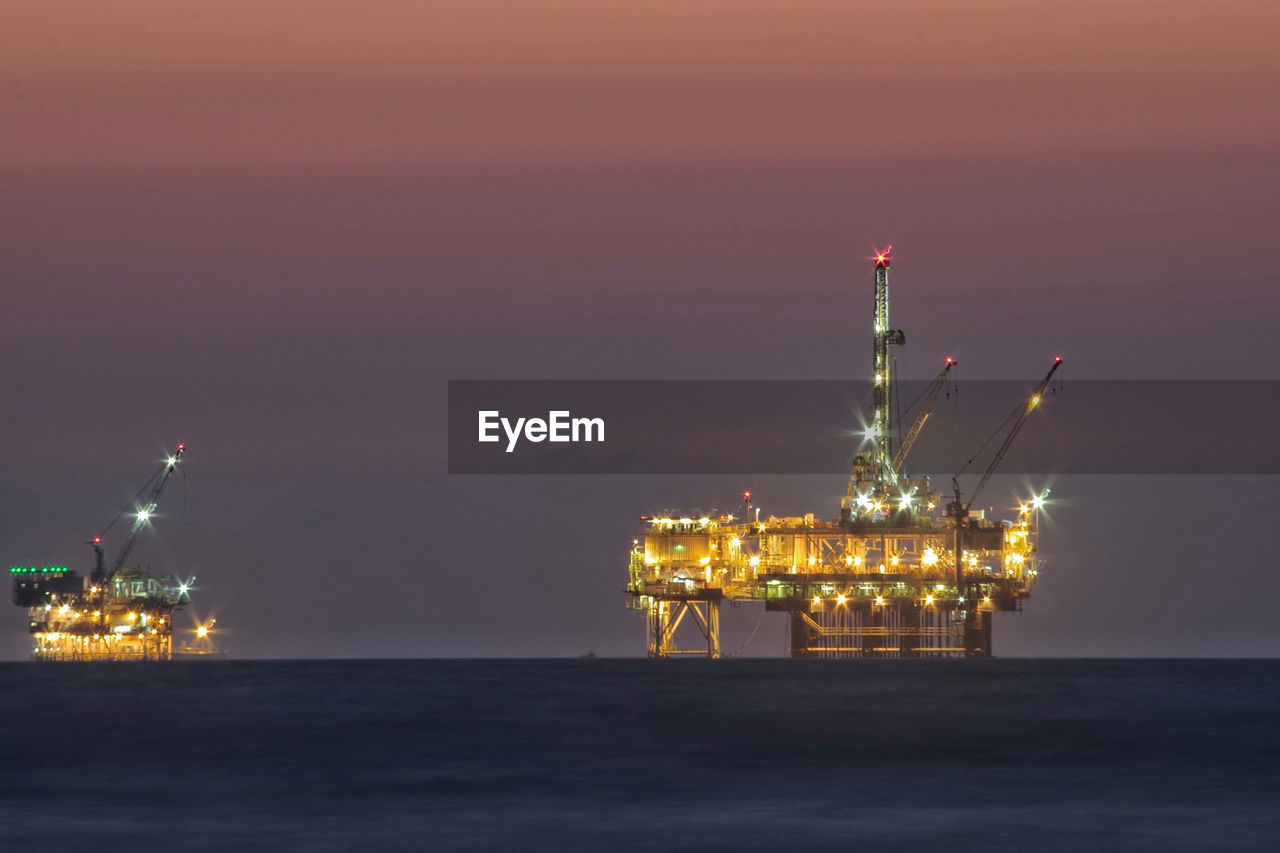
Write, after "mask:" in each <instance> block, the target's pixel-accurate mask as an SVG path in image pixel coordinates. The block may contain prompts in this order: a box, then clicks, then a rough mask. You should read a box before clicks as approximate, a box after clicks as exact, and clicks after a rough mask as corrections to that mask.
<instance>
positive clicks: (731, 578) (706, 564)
mask: <svg viewBox="0 0 1280 853" xmlns="http://www.w3.org/2000/svg"><path fill="white" fill-rule="evenodd" d="M873 332H874V335H873V352H872V394H871V404H872V405H871V420H870V424H869V425H868V426H867V427H866V429H865V432H864V440H863V447H862V448H860V449H859V450H858V452H857V453H855V455H854V458H853V465H852V472H851V475H850V478H849V486H848V489H847V490H846V493H845V496H844V498H843V499H842V501H841V506H840V514H839V518H838V519H836V520H831V521H827V520H822V519H819V518H817V517H816V516H815V515H814V514H813V513H807V514H805V515H803V516H793V517H778V516H768V517H767V519H765V520H761V519H760V517H759V513H760V511H759V509H755V515H754V516H753V514H752V510H753V506H752V503H751V493H750V492H747V493H745V494H744V496H743V497H744V500H745V504H746V512H745V516H744V517H743V518H740V519H739V518H735V517H734V516H733V515H717V516H715V517H711V516H707V515H698V514H693V513H690V514H687V515H685V514H680V513H663V514H660V515H657V516H652V517H650V516H642V517H641V521H642V529H641V530H640V533H639V535H638V536H637V537H636V538H635V539H634V540H633V541H632V550H631V560H630V569H629V572H630V578H629V581H630V582H629V584H628V588H627V592H628V593H629V595H630V598H629V599H628V607H629V608H631V609H636V610H642V611H644V612H645V616H646V626H647V634H648V652H649V656H650V657H670V656H673V655H700V656H706V657H720V654H721V649H720V629H719V626H720V619H719V608H720V604H721V603H722V602H723V601H725V600H726V599H727V600H728V601H729V602H730V603H731V604H733V605H735V606H738V605H742V604H746V603H757V604H763V606H764V609H765V611H766V612H780V613H785V614H787V618H788V620H789V626H790V629H789V632H788V641H789V648H790V653H791V656H792V657H838V658H860V657H910V658H919V657H987V656H990V655H991V653H992V647H991V627H992V623H991V619H992V615H993V614H994V613H996V612H1001V611H1003V612H1009V611H1017V610H1020V609H1021V604H1022V601H1023V600H1024V599H1026V598H1027V597H1029V596H1030V593H1031V586H1032V584H1033V582H1034V580H1035V577H1036V574H1037V568H1036V557H1035V555H1036V545H1035V540H1036V534H1037V532H1038V529H1039V526H1038V521H1039V513H1040V510H1041V506H1042V504H1043V496H1041V497H1035V498H1033V499H1030V500H1028V501H1026V502H1024V503H1022V505H1021V506H1020V508H1019V511H1018V515H1017V517H1016V518H1015V519H1010V520H1005V521H993V520H988V519H987V518H986V517H985V513H983V512H982V511H981V510H972V509H971V508H970V506H971V504H972V501H973V497H974V496H975V495H976V494H977V492H978V490H979V489H980V488H981V487H982V485H985V483H986V482H987V479H988V478H989V477H990V476H991V474H992V472H993V471H994V470H995V468H996V466H997V465H998V464H999V463H1000V460H1001V459H1002V458H1003V456H1004V453H1005V451H1006V450H1007V449H1008V447H1009V445H1010V444H1011V442H1012V441H1013V439H1014V437H1015V436H1016V435H1017V433H1018V430H1020V429H1021V428H1022V425H1023V423H1024V422H1025V421H1026V419H1027V418H1028V417H1029V416H1030V414H1031V413H1032V411H1033V410H1035V409H1036V408H1037V407H1038V406H1039V404H1040V402H1041V401H1042V399H1043V396H1044V393H1045V390H1046V388H1047V387H1048V384H1049V381H1050V378H1051V377H1052V376H1053V372H1054V370H1056V369H1057V366H1058V365H1059V364H1060V363H1061V359H1058V360H1056V361H1055V362H1054V367H1053V369H1051V370H1050V371H1049V374H1048V375H1047V376H1046V377H1045V378H1044V380H1043V381H1042V382H1041V383H1040V385H1039V386H1038V387H1037V388H1036V390H1035V391H1034V392H1033V393H1032V395H1031V396H1030V397H1029V398H1028V402H1027V403H1026V404H1025V407H1024V409H1023V411H1022V412H1021V417H1020V418H1018V420H1017V423H1016V424H1015V425H1014V428H1013V429H1012V430H1011V431H1010V433H1009V435H1007V436H1006V438H1005V441H1004V443H1003V444H1002V445H1001V446H1000V449H999V451H998V452H997V454H996V457H995V459H993V460H992V462H991V465H990V466H989V467H988V469H987V472H986V475H985V476H984V477H983V479H982V482H981V483H980V484H979V486H978V487H977V488H976V489H975V490H974V492H973V494H972V495H971V496H970V500H969V502H968V503H962V502H961V501H960V495H959V486H958V481H955V480H954V479H953V482H955V483H956V485H955V488H956V496H955V501H953V502H952V503H951V504H950V505H949V506H947V507H945V508H942V497H941V494H940V493H939V492H937V491H935V490H934V489H933V488H932V487H931V486H930V483H929V478H928V477H910V476H906V475H905V474H904V473H903V465H904V462H905V460H906V458H907V455H908V453H909V452H910V450H911V447H912V445H913V444H914V442H915V440H916V438H917V437H918V436H919V434H920V432H921V430H922V429H923V427H924V425H925V422H926V421H927V420H928V419H929V416H930V414H931V412H932V409H933V405H934V403H935V402H936V400H937V398H938V395H939V393H940V392H941V390H942V388H943V386H944V385H945V384H946V382H947V381H948V377H949V373H950V371H951V369H952V368H953V367H954V366H955V361H954V360H953V359H950V358H948V359H947V360H946V362H945V364H944V366H943V369H942V371H941V373H939V374H938V376H937V378H936V379H935V380H934V383H933V385H932V386H931V388H930V389H929V390H928V393H927V394H926V395H925V401H924V403H923V404H922V405H921V407H920V410H919V412H918V413H917V414H916V417H915V421H914V423H913V424H912V425H911V427H910V429H909V430H908V431H907V432H906V434H905V436H904V437H903V439H902V441H901V442H900V443H899V445H898V448H897V451H896V452H895V451H894V448H893V437H894V429H895V424H894V422H893V418H892V403H893V357H892V355H891V349H890V348H891V347H895V346H902V345H903V344H904V343H905V335H904V334H903V332H902V331H901V330H900V329H892V328H890V325H889V249H885V251H884V252H880V253H877V255H876V258H875V313H874V329H873ZM970 461H971V462H972V460H970ZM957 476H958V475H957ZM682 624H684V625H694V626H695V627H696V632H695V631H693V630H691V629H687V628H686V630H685V633H684V636H685V637H686V638H689V639H691V640H693V642H692V643H688V644H682V643H681V642H679V641H678V640H677V632H678V631H679V629H680V627H681V625H682Z"/></svg>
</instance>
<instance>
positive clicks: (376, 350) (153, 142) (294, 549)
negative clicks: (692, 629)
mask: <svg viewBox="0 0 1280 853" xmlns="http://www.w3.org/2000/svg"><path fill="white" fill-rule="evenodd" d="M890 6H891V7H892V8H886V7H890ZM1278 37H1280V9H1277V7H1276V6H1274V5H1273V4H1267V3H1258V2H1250V3H1244V2H1227V3H1216V4H1205V3H1192V2H1142V3H1114V2H1081V3H1070V4H1055V5H1050V4H1044V3H1039V2H1024V3H1013V2H968V0H966V2H962V3H957V2H945V1H944V0H931V2H918V3H910V2H908V3H894V4H882V3H881V4H873V3H854V2H846V3H837V2H791V3H762V2H742V0H732V2H730V0H721V2H698V0H682V2H635V1H634V0H632V2H602V0H580V1H576V2H527V0H525V2H520V1H519V0H510V1H509V2H489V0H485V2H475V0H470V2H409V1H408V0H405V2H377V0H374V2H360V3H355V2H341V3H339V2H329V0H315V1H313V2H280V1H279V0H255V2H220V3H215V4H209V3H187V2H174V0H156V1H155V2H138V0H125V2H119V3H112V4H103V3H99V2H88V1H87V0H86V1H85V2H70V0H67V2H59V3H48V2H34V0H10V2H7V3H6V4H5V8H4V13H3V16H0V128H3V131H2V132H0V188H2V195H0V198H2V199H3V204H2V205H0V217H2V218H3V222H2V227H0V293H3V303H0V305H2V310H0V358H2V360H3V364H4V365H5V369H4V372H3V379H2V380H0V381H2V383H3V384H2V385H0V388H3V392H4V394H3V396H4V399H5V400H6V402H7V415H6V417H5V418H3V419H2V420H0V440H2V444H0V447H3V452H2V453H0V505H3V507H4V508H5V512H4V513H3V518H0V551H3V553H4V559H7V560H8V562H9V564H11V565H17V564H26V563H43V564H57V565H61V564H68V565H71V566H73V567H77V566H78V567H81V568H87V567H88V564H89V560H90V557H91V554H90V552H89V549H88V548H87V547H85V546H84V545H82V544H81V543H82V542H83V541H84V539H85V538H86V537H87V536H89V535H92V534H93V533H94V532H96V531H97V530H98V529H100V528H101V527H102V526H103V525H104V524H105V523H106V522H107V521H108V520H109V519H110V518H111V516H112V515H113V514H114V513H115V512H116V511H118V510H119V509H121V508H122V507H123V506H124V505H125V503H126V502H127V500H128V498H129V497H130V496H131V495H132V494H133V492H134V491H136V489H137V487H138V485H140V484H141V483H142V482H143V481H144V480H145V479H146V478H147V477H148V476H149V475H150V473H151V469H152V467H153V464H154V465H158V464H159V463H158V460H159V459H160V458H161V456H162V452H163V450H164V449H165V448H166V447H172V446H173V445H175V444H176V443H178V442H179V441H182V442H185V443H186V444H187V446H188V448H189V452H188V455H187V458H186V460H184V461H185V462H186V469H185V470H186V477H185V479H184V480H182V481H180V482H178V483H176V484H175V486H174V487H173V491H172V493H171V494H169V495H167V497H166V501H165V503H164V504H163V505H162V506H161V512H162V515H163V517H162V518H160V519H159V520H158V521H157V525H156V530H155V534H156V535H155V536H154V537H152V538H151V539H150V540H149V541H148V542H147V543H145V544H144V545H143V546H140V548H139V554H138V556H139V558H140V559H142V560H143V561H144V562H147V561H151V562H153V563H154V565H155V567H156V568H157V569H160V568H162V567H163V568H165V569H166V570H167V569H173V570H176V571H178V572H180V573H182V574H189V573H192V572H194V573H196V574H197V575H198V576H199V577H200V584H199V585H200V586H201V588H202V589H201V592H200V593H199V594H198V595H197V596H196V598H195V602H196V603H195V605H194V608H193V609H194V610H195V611H197V612H198V614H199V615H200V616H202V617H204V616H206V615H208V614H210V613H214V612H215V611H216V615H217V616H218V619H219V627H223V626H225V629H226V632H227V633H226V635H225V638H224V639H225V645H226V646H227V647H228V648H229V650H230V651H231V654H232V655H233V656H237V657H271V656H360V655H369V656H379V655H390V656H400V657H403V656H422V655H492V656H503V655H525V654H540V655H566V654H568V655H576V654H580V653H582V652H585V651H587V650H589V649H590V650H593V651H595V652H597V653H598V654H601V655H605V654H614V655H627V654H642V653H643V650H644V646H643V629H642V621H643V620H642V619H640V617H639V616H638V615H637V614H635V613H630V612H627V611H625V610H624V609H623V596H622V594H621V590H622V588H623V586H624V584H625V561H626V551H627V545H628V542H629V539H630V537H631V535H632V528H633V524H634V520H635V517H636V516H638V515H641V514H643V513H646V512H649V511H652V510H654V509H656V508H662V507H666V506H678V505H681V504H686V505H697V506H708V505H710V504H711V503H713V502H716V501H720V502H721V503H722V504H726V503H728V502H730V501H731V500H732V496H733V495H735V494H736V493H737V492H738V491H739V490H740V488H741V487H742V486H743V483H741V482H740V478H737V479H735V478H714V477H702V478H699V477H635V478H626V477H583V478H578V477H564V478H556V477H510V478H499V477H449V476H447V475H446V474H445V472H444V459H445V451H446V447H445V438H444V424H445V382H446V381H447V380H448V379H478V378H513V379H519V378H565V379H579V378H606V379H607V378H619V379H625V378H645V379H661V378H672V377H679V378H699V379H719V378H725V379H766V378H767V379H786V378H821V379H841V378H846V377H847V378H859V379H863V378H866V375H867V374H868V373H869V357H870V350H871V341H870V318H869V312H870V307H871V306H870V303H871V268H870V265H869V263H868V262H867V261H866V258H867V256H868V255H869V254H870V253H871V251H872V249H873V248H874V247H876V246H883V245H884V244H886V243H893V244H894V246H895V257H896V260H895V262H894V267H893V288H894V289H893V312H894V314H893V317H894V324H895V325H896V326H900V327H902V328H903V329H905V330H906V333H907V341H908V345H907V346H906V347H905V348H904V349H903V351H902V352H901V354H900V356H899V366H900V369H901V371H902V372H903V374H904V375H906V376H911V377H916V378H923V377H927V376H931V375H932V374H933V373H934V372H935V368H934V365H935V364H936V363H937V360H938V359H940V358H941V357H942V356H945V355H948V354H950V355H955V356H956V357H957V358H958V359H959V360H960V362H961V364H962V365H963V371H964V372H963V373H962V374H961V376H960V378H961V380H963V379H965V378H973V379H987V378H1000V379H1027V380H1029V381H1030V380H1034V379H1036V378H1038V377H1039V376H1040V375H1041V374H1042V373H1043V368H1044V365H1045V363H1046V362H1047V359H1048V357H1051V356H1052V355H1054V354H1057V353H1061V354H1063V355H1064V357H1065V358H1066V359H1067V366H1066V367H1065V368H1064V378H1066V379H1068V380H1072V379H1101V378H1131V379H1228V378H1231V379H1240V378H1245V379H1259V380H1263V379H1280V360H1277V359H1275V358H1273V357H1272V352H1271V350H1272V349H1274V347H1273V346H1272V342H1273V341H1274V340H1275V329H1276V326H1277V320H1280V282H1278V280H1277V269H1278V268H1280V243H1278V242H1277V240H1276V237H1275V235H1276V233H1277V231H1278V230H1280V110H1278V109H1277V107H1276V92H1277V91H1278V90H1280V53H1277V51H1276V44H1277V43H1278ZM1259 387H1260V388H1266V387H1268V386H1259ZM1195 404H1196V401H1195V400H1194V399H1188V400H1187V405H1188V406H1195ZM1223 417H1224V418H1247V417H1249V401H1248V399H1242V400H1241V401H1240V404H1239V407H1238V409H1237V410H1236V411H1228V412H1224V413H1223ZM1029 428H1030V427H1029ZM1169 428H1170V429H1177V428H1178V425H1177V424H1176V423H1174V424H1170V425H1169ZM1208 452H1212V449H1211V448H1209V449H1208ZM832 473H833V476H832V477H831V478H813V477H809V478H762V479H761V481H760V482H758V483H752V484H748V485H754V486H755V488H756V489H757V490H758V492H759V493H760V494H762V495H763V497H762V498H761V500H762V501H765V502H766V505H769V506H773V507H776V509H777V511H778V513H779V514H797V513H801V512H806V511H817V512H819V514H820V515H822V514H824V513H828V514H830V515H834V514H835V512H836V509H837V507H838V504H837V503H835V498H834V497H833V496H835V495H837V494H839V493H840V492H842V491H843V485H844V484H843V480H842V478H841V477H840V476H838V475H840V474H841V473H842V472H838V471H837V472H832ZM1010 479H1011V480H1012V479H1013V478H1010ZM1012 485H1013V484H1012V483H1010V484H1008V485H1007V486H1005V493H1006V494H1007V493H1008V491H1009V487H1010V486H1012ZM1054 495H1055V497H1059V496H1060V497H1061V499H1062V500H1063V501H1064V504H1063V505H1062V506H1061V507H1060V508H1059V509H1058V510H1057V516H1056V518H1057V521H1056V529H1055V530H1053V531H1051V532H1049V533H1047V534H1046V536H1045V539H1044V542H1043V546H1044V548H1045V549H1046V551H1047V552H1048V553H1049V554H1050V555H1051V557H1052V562H1051V564H1050V565H1051V566H1052V573H1050V572H1049V571H1048V570H1047V571H1046V578H1045V582H1044V583H1043V584H1042V585H1041V589H1040V590H1038V592H1037V594H1036V596H1035V597H1033V598H1032V600H1031V601H1030V603H1029V604H1028V606H1027V612H1026V613H1024V614H1022V615H1021V616H1019V617H1017V618H1016V620H1006V621H1008V623H1009V624H1008V625H1005V624H1004V623H1002V622H998V623H997V634H996V648H997V652H998V653H999V654H1005V655H1016V654H1038V655H1044V654H1048V655H1066V654H1100V655H1106V654H1116V655H1123V654H1180V655H1197V654H1205V655H1215V654H1235V655H1249V654H1268V655H1276V654H1280V632H1277V631H1276V629H1275V628H1274V620H1273V619H1272V618H1271V616H1270V614H1271V605H1270V604H1269V602H1271V601H1274V600H1275V598H1276V596H1277V595H1280V573H1277V572H1276V568H1277V567H1276V565H1275V558H1274V557H1266V556H1260V555H1265V554H1267V553H1269V552H1270V550H1272V549H1270V547H1269V545H1267V544H1266V543H1265V542H1262V541H1260V540H1259V539H1258V536H1259V534H1258V530H1259V529H1267V526H1269V525H1271V524H1274V519H1275V516H1276V514H1277V512H1280V484H1278V483H1277V481H1276V478H1275V477H1237V478H1185V477H1182V478H1180V477H1167V478H1166V477H1127V478H1121V477H1075V478H1067V480H1064V482H1061V483H1056V484H1055V485H1054ZM995 499H996V498H995V496H993V497H992V500H995ZM1187 514H1192V515H1194V516H1195V517H1196V518H1197V519H1198V523H1197V524H1194V525H1187V524H1183V523H1176V524H1175V523H1174V522H1173V519H1178V518H1185V517H1186V515H1187ZM144 551H145V553H144ZM1228 589H1230V590H1235V592H1233V593H1232V594H1231V595H1226V594H1225V593H1223V594H1222V595H1218V594H1217V593H1216V592H1215V590H1228ZM1107 590H1111V591H1112V592H1113V593H1115V594H1114V595H1112V594H1110V593H1107V592H1106V591H1107ZM1241 591H1247V592H1248V594H1247V595H1244V594H1241ZM1086 611H1087V613H1088V614H1089V615H1088V616H1086V617H1082V616H1081V613H1082V612H1086ZM1082 618H1083V619H1085V620H1086V625H1087V630H1086V631H1085V633H1087V639H1085V640H1082V639H1081V638H1080V636H1079V634H1080V627H1079V626H1080V619H1082ZM754 620H755V615H754V614H752V616H751V618H750V622H751V623H752V624H754ZM767 621H768V620H767ZM780 626H781V622H778V623H777V624H776V625H775V627H776V628H777V631H776V636H775V635H773V634H770V635H768V636H766V637H765V638H764V639H763V640H761V641H760V642H761V643H762V644H763V645H764V647H763V648H758V649H753V651H755V652H757V653H761V654H766V653H767V654H776V653H779V651H780V649H781V645H780V644H781V639H780V638H781V627H780ZM750 627H751V624H748V625H746V630H747V631H749V630H750ZM24 630H25V616H24V614H23V612H22V611H21V610H19V609H18V608H16V607H12V606H7V607H6V608H4V609H3V610H0V657H5V658H20V657H23V656H25V654H26V653H27V643H26V638H25V636H24V634H23V632H24ZM732 630H736V628H734V626H732V625H730V624H729V623H726V631H732ZM726 644H727V645H729V644H730V643H729V642H728V641H727V642H726Z"/></svg>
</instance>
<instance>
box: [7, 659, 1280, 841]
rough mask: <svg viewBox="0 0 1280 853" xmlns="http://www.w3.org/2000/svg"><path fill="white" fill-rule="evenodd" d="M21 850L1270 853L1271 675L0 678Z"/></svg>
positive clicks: (534, 670) (937, 672)
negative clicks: (1126, 852) (1117, 852)
mask: <svg viewBox="0 0 1280 853" xmlns="http://www.w3.org/2000/svg"><path fill="white" fill-rule="evenodd" d="M0 676H2V678H3V682H2V684H3V687H0V712H2V713H3V722H4V725H3V734H2V735H0V849H3V850H33V851H34V850H38V851H56V850H75V851H91V850H96V851H115V850H126V849H128V850H153V849H156V850H177V851H183V853H186V851H193V850H197V851H198V850H219V851H243V850H271V851H282V850H323V851H330V850H332V851H348V850H432V849H451V850H506V849H547V850H561V849H581V850H598V849H641V850H667V849H723V850H771V851H779V850H793V849H830V850H845V849H852V848H855V847H856V848H860V849H865V850H906V849H922V850H970V849H975V850H977V849H980V850H992V849H996V850H1004V849H1018V850H1022V849H1028V848H1031V849H1035V850H1037V851H1045V850H1082V849H1137V850H1159V851H1173V850H1188V851H1201V850H1213V849H1224V850H1226V849H1232V850H1235V849H1257V850H1278V849H1280V662H1277V661H1224V660H1206V661H1186V660H1183V661H1179V660H1102V661H1088V660H1069V661H1059V660H999V659H997V660H978V661H950V662H947V661H900V662H890V661H847V662H846V661H790V660H724V661H705V660H676V661H648V660H557V661H536V660H504V661H439V660H425V661H262V662H252V661H243V662H237V661H229V662H223V663H217V662H192V663H174V664H152V665H146V664H144V665H138V664H120V665H111V664H85V665H66V664H62V665H59V664H34V663H14V664H4V665H0Z"/></svg>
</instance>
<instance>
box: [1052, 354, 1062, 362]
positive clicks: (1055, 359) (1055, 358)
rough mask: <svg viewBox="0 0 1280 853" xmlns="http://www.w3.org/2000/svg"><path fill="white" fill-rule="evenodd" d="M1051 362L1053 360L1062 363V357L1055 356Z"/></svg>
mask: <svg viewBox="0 0 1280 853" xmlns="http://www.w3.org/2000/svg"><path fill="white" fill-rule="evenodd" d="M1053 360H1054V361H1062V356H1060V355H1055V356H1054V357H1053Z"/></svg>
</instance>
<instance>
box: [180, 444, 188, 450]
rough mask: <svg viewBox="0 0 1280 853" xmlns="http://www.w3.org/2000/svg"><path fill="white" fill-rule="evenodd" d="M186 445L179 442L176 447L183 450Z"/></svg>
mask: <svg viewBox="0 0 1280 853" xmlns="http://www.w3.org/2000/svg"><path fill="white" fill-rule="evenodd" d="M186 447H187V446H186V445H185V444H179V445H178V449H179V450H185V449H186Z"/></svg>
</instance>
